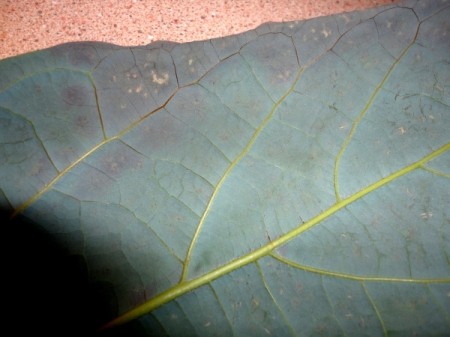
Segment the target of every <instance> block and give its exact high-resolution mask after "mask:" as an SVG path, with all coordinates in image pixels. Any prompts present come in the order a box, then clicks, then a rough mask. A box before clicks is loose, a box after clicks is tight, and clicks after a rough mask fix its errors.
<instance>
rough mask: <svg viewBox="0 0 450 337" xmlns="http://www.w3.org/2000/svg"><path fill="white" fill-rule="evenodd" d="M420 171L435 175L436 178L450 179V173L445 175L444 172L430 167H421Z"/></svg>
mask: <svg viewBox="0 0 450 337" xmlns="http://www.w3.org/2000/svg"><path fill="white" fill-rule="evenodd" d="M422 169H424V170H425V171H428V172H430V173H432V174H435V175H437V176H440V177H444V178H450V173H445V172H442V171H441V170H437V169H435V168H432V167H428V166H425V165H423V166H422Z"/></svg>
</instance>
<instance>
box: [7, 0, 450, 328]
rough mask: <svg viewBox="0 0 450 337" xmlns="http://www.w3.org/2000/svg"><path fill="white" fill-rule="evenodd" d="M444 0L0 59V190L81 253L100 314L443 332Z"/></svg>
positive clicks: (156, 320)
mask: <svg viewBox="0 0 450 337" xmlns="http://www.w3.org/2000/svg"><path fill="white" fill-rule="evenodd" d="M449 15H450V6H449V5H448V3H446V2H445V1H417V2H416V1H406V2H404V3H403V4H402V5H398V6H388V7H381V8H377V9H373V10H368V11H363V12H353V13H346V14H341V15H336V16H330V17H322V18H317V19H313V20H308V21H299V22H289V23H268V24H265V25H263V26H260V27H259V28H257V29H256V30H253V31H249V32H246V33H243V34H240V35H235V36H229V37H224V38H220V39H213V40H209V41H199V42H192V43H186V44H175V43H170V42H159V43H153V44H150V45H148V46H146V47H134V48H125V47H117V46H112V45H108V44H102V43H71V44H64V45H60V46H57V47H54V48H50V49H47V50H43V51H39V52H35V53H31V54H26V55H22V56H18V57H15V58H9V59H6V60H3V61H1V62H0V74H1V76H0V79H1V82H0V88H1V89H0V90H1V91H0V129H1V131H0V153H1V157H2V158H3V160H2V162H1V164H0V178H1V179H0V202H1V205H2V208H3V209H4V210H8V211H9V212H10V214H11V215H10V221H15V220H18V219H21V220H22V221H25V222H31V223H33V224H34V225H37V226H38V227H39V228H41V227H42V228H44V229H45V231H46V232H48V233H50V234H51V237H52V238H53V239H54V240H56V242H58V243H59V245H61V246H63V247H64V249H65V251H67V252H69V255H71V256H72V257H73V256H75V257H77V261H78V262H77V263H81V266H85V268H86V270H87V273H88V275H89V282H90V286H91V287H97V288H96V289H100V290H99V292H100V293H101V294H103V295H104V298H106V299H105V301H106V303H109V304H110V305H109V309H108V310H112V311H114V310H116V312H115V313H114V315H119V317H118V318H117V319H114V320H112V321H111V322H110V323H108V324H107V325H106V326H105V327H104V328H112V329H111V330H110V331H109V332H108V331H107V332H106V333H112V332H113V331H119V330H115V329H118V328H115V326H116V325H119V324H123V323H126V322H129V321H130V320H133V319H136V318H138V319H137V320H134V321H133V322H131V323H129V324H128V325H126V326H125V327H124V329H135V328H136V329H137V328H138V329H140V331H141V332H144V333H147V334H156V335H159V334H161V335H162V334H164V335H170V336H216V335H221V336H264V335H275V336H311V335H314V336H316V335H327V336H331V335H336V336H344V335H345V336H380V335H384V336H394V335H395V336H404V335H405V336H412V335H418V336H425V335H433V336H437V335H446V334H447V332H448V331H449V329H450V265H449V255H450V244H449V242H450V213H449V210H450V207H449V201H450V151H449V150H450V133H449V131H448V130H450V85H449V83H450V58H449V56H450V44H449V43H448V41H449V34H450V25H449V22H448V16H449ZM83 268H84V267H83ZM108 318H113V317H108ZM105 319H106V318H105ZM102 323H104V322H102ZM99 324H100V323H99ZM120 331H122V330H120ZM130 331H131V330H129V331H128V333H130ZM133 331H134V330H133Z"/></svg>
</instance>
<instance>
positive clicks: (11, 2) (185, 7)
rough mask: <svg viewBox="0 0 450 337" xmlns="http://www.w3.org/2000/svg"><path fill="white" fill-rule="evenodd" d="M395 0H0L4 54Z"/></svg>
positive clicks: (224, 30) (189, 34)
mask: <svg viewBox="0 0 450 337" xmlns="http://www.w3.org/2000/svg"><path fill="white" fill-rule="evenodd" d="M392 2H394V0H321V1H314V0H303V1H300V0H209V1H199V0H155V1H148V0H94V1H89V0H34V1H23V0H0V59H3V58H6V57H9V56H13V55H17V54H21V53H25V52H29V51H33V50H37V49H43V48H46V47H50V46H53V45H56V44H60V43H64V42H69V41H104V42H110V43H115V44H119V45H145V44H148V43H150V42H152V41H156V40H170V41H177V42H186V41H194V40H203V39H208V38H213V37H219V36H225V35H230V34H235V33H239V32H242V31H246V30H249V29H253V28H255V27H257V26H258V25H260V24H261V23H264V22H268V21H277V22H280V21H293V20H301V19H306V18H311V17H316V16H322V15H329V14H332V13H339V12H344V11H352V10H355V9H365V8H370V7H375V6H379V5H383V4H389V3H392Z"/></svg>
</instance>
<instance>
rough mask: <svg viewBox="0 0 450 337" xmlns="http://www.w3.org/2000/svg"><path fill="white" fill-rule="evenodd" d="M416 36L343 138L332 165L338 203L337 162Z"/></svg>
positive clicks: (339, 197)
mask: <svg viewBox="0 0 450 337" xmlns="http://www.w3.org/2000/svg"><path fill="white" fill-rule="evenodd" d="M416 36H417V32H416ZM416 36H414V38H413V40H412V42H411V43H410V44H409V45H408V46H407V47H406V48H405V49H404V50H403V51H402V53H401V54H400V56H399V57H398V58H397V60H395V62H394V63H393V64H392V65H391V66H390V68H389V70H388V71H387V72H386V74H385V75H384V77H383V79H382V80H381V82H380V83H379V84H378V85H377V87H376V88H375V90H374V92H373V93H372V95H371V96H370V97H369V100H368V101H367V102H366V104H365V105H364V107H363V109H362V110H361V112H360V113H359V115H358V117H356V119H355V121H354V122H353V125H352V128H351V129H350V132H349V133H348V135H347V137H346V138H345V140H344V143H343V144H342V147H341V149H340V150H339V152H338V154H337V156H336V161H335V163H334V179H333V180H334V193H335V196H336V201H340V199H341V196H340V194H339V179H338V171H339V162H340V161H341V157H342V155H343V154H344V151H345V150H346V149H347V146H348V144H349V143H350V141H351V140H352V138H353V136H354V134H355V132H356V128H357V127H358V125H359V124H360V122H361V120H362V119H363V117H364V115H365V114H366V112H367V111H368V110H369V108H370V107H371V106H372V104H373V101H374V100H375V98H376V96H377V95H378V93H379V92H380V90H381V88H382V87H383V85H384V84H385V83H386V81H387V79H388V78H389V76H390V75H391V73H392V71H393V70H394V69H395V67H396V66H397V65H398V64H399V63H400V61H401V59H402V58H403V56H404V55H405V54H406V53H407V52H408V50H409V49H410V48H411V47H412V46H413V44H414V42H415V40H416Z"/></svg>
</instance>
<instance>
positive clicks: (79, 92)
mask: <svg viewBox="0 0 450 337" xmlns="http://www.w3.org/2000/svg"><path fill="white" fill-rule="evenodd" d="M86 97H88V92H87V90H86V88H84V87H83V86H81V85H72V86H68V87H67V88H64V89H63V91H62V99H63V101H64V102H65V103H66V104H67V105H75V106H83V105H86Z"/></svg>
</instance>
